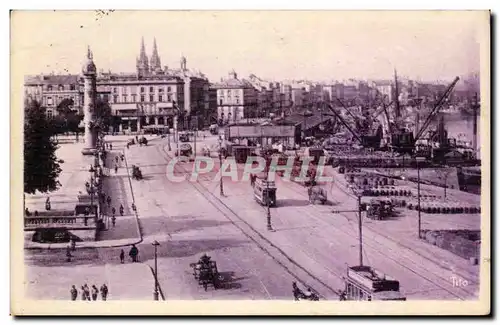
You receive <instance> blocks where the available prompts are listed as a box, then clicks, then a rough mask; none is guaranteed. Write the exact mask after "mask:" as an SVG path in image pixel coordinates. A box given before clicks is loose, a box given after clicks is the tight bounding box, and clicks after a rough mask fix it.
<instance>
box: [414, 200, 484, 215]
mask: <svg viewBox="0 0 500 325" xmlns="http://www.w3.org/2000/svg"><path fill="white" fill-rule="evenodd" d="M407 208H408V209H410V210H418V202H417V201H412V202H410V203H408V204H407ZM420 209H421V211H422V212H425V213H430V214H458V213H481V207H477V206H471V205H469V204H464V203H460V202H452V201H445V202H442V201H435V200H425V199H424V200H421V201H420Z"/></svg>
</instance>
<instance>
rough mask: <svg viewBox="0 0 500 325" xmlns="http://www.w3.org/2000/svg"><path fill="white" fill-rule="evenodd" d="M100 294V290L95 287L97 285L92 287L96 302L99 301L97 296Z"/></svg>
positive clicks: (93, 298) (93, 297)
mask: <svg viewBox="0 0 500 325" xmlns="http://www.w3.org/2000/svg"><path fill="white" fill-rule="evenodd" d="M98 293H99V290H98V289H97V287H96V286H95V284H93V285H92V300H94V301H96V300H97V294H98Z"/></svg>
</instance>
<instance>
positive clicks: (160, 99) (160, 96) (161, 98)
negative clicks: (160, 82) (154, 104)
mask: <svg viewBox="0 0 500 325" xmlns="http://www.w3.org/2000/svg"><path fill="white" fill-rule="evenodd" d="M160 89H161V88H160ZM158 101H159V102H162V101H163V96H162V95H158Z"/></svg>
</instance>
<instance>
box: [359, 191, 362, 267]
mask: <svg viewBox="0 0 500 325" xmlns="http://www.w3.org/2000/svg"><path fill="white" fill-rule="evenodd" d="M360 194H361V193H358V219H359V222H358V227H359V265H360V266H362V265H363V223H362V222H363V218H362V217H361V195H360Z"/></svg>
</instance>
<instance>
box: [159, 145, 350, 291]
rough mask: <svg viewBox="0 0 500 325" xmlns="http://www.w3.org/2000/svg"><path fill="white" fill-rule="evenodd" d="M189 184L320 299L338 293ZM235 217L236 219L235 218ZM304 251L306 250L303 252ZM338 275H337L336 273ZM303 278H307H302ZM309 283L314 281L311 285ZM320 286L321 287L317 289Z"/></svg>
mask: <svg viewBox="0 0 500 325" xmlns="http://www.w3.org/2000/svg"><path fill="white" fill-rule="evenodd" d="M156 150H157V151H158V153H159V154H160V156H161V157H162V158H163V159H165V161H166V162H167V163H168V161H169V160H170V159H172V157H170V156H169V155H168V154H167V153H166V152H165V150H164V147H163V145H162V144H159V145H158V146H156ZM174 171H176V172H179V173H183V174H185V173H188V172H189V171H188V170H186V169H185V168H184V167H182V168H180V165H179V164H175V166H174ZM188 183H190V184H191V186H192V187H193V188H194V189H195V190H196V191H197V192H198V193H200V194H201V195H202V196H203V197H204V198H205V199H206V200H207V201H208V202H209V203H210V204H212V205H213V206H214V207H215V208H216V209H217V210H218V211H219V212H221V214H222V215H224V217H226V218H227V219H228V220H229V221H230V222H231V224H233V225H234V226H235V227H236V228H238V229H239V230H240V231H241V232H242V233H243V234H244V235H245V236H247V237H248V238H249V239H250V240H251V241H252V242H254V243H255V244H256V245H257V246H258V247H259V248H260V249H261V250H262V251H263V252H265V253H266V254H267V255H268V256H270V257H271V258H272V259H273V260H274V261H276V262H277V263H278V264H279V265H280V266H282V267H283V268H284V269H285V270H286V271H287V272H288V273H289V274H290V275H291V276H292V277H293V278H295V279H297V281H298V282H300V283H301V284H302V285H304V286H305V287H310V288H312V289H313V290H314V291H315V292H316V293H317V294H318V295H319V296H320V298H322V299H327V298H328V297H331V296H332V294H335V295H336V296H339V295H340V290H338V289H335V288H332V287H331V286H329V285H328V284H326V283H324V282H323V281H322V280H321V279H319V278H318V277H316V276H315V275H314V274H312V273H310V272H309V271H308V270H307V269H306V268H304V267H303V266H301V265H300V264H299V263H297V262H296V261H295V260H294V259H293V258H291V257H290V256H289V255H288V254H286V253H285V252H284V251H283V250H282V249H280V248H279V247H277V246H276V245H274V244H273V243H272V242H271V241H270V240H269V239H267V238H266V237H265V236H263V235H262V234H261V233H260V232H259V231H258V230H256V229H255V228H254V227H253V226H252V225H250V224H249V223H248V222H247V221H246V220H244V219H243V218H242V217H240V216H239V215H238V213H236V212H235V211H234V210H233V209H232V208H230V207H229V206H228V205H227V204H225V203H224V202H223V201H222V200H221V199H220V198H218V197H217V196H216V195H214V194H213V193H211V190H210V189H208V188H207V187H205V186H204V185H202V184H201V183H199V182H198V181H196V182H188ZM235 218H236V219H237V220H235ZM304 253H306V252H304ZM336 276H338V275H336ZM304 278H309V279H308V280H304ZM311 283H314V285H312V284H311ZM319 288H321V289H319Z"/></svg>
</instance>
